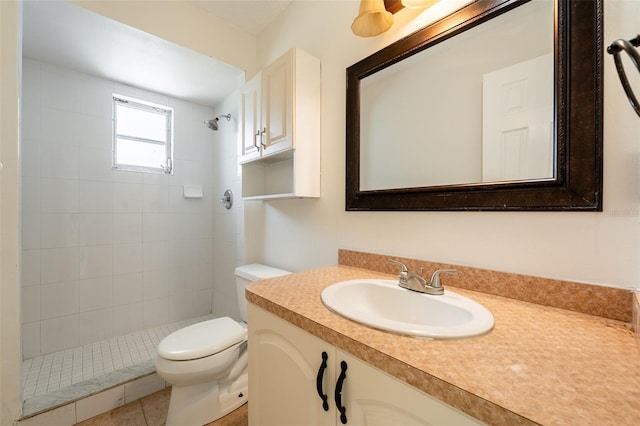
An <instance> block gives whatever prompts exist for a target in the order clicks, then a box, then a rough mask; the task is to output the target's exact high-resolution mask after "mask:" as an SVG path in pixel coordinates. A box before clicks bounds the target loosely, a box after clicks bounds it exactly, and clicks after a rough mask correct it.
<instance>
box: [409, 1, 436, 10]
mask: <svg viewBox="0 0 640 426" xmlns="http://www.w3.org/2000/svg"><path fill="white" fill-rule="evenodd" d="M439 1H440V0H402V5H403V6H404V7H406V8H409V9H426V8H427V7H431V6H433V5H434V4H436V3H438V2H439Z"/></svg>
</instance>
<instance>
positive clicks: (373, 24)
mask: <svg viewBox="0 0 640 426" xmlns="http://www.w3.org/2000/svg"><path fill="white" fill-rule="evenodd" d="M391 25H393V15H392V14H391V13H390V12H387V10H386V9H385V8H384V1H383V0H360V11H359V13H358V16H356V19H354V20H353V23H352V24H351V31H353V33H354V34H355V35H357V36H360V37H375V36H377V35H380V34H382V33H383V32H385V31H387V30H388V29H389V28H391Z"/></svg>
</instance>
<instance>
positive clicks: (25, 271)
mask: <svg viewBox="0 0 640 426" xmlns="http://www.w3.org/2000/svg"><path fill="white" fill-rule="evenodd" d="M22 285H23V286H30V285H40V250H22ZM38 309H40V307H39V305H38Z"/></svg>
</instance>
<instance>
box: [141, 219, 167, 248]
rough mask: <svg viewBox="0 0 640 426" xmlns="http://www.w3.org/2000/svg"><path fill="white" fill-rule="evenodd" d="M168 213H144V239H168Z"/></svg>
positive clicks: (149, 240)
mask: <svg viewBox="0 0 640 426" xmlns="http://www.w3.org/2000/svg"><path fill="white" fill-rule="evenodd" d="M169 218H170V216H169V214H167V213H144V214H143V215H142V239H143V240H144V241H148V242H151V241H168V240H169V229H170V224H171V225H173V221H170V220H169Z"/></svg>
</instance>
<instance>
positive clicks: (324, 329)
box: [246, 265, 640, 425]
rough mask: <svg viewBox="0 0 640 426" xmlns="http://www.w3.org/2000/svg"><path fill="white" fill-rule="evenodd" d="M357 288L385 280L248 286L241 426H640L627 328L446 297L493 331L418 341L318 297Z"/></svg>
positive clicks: (367, 274)
mask: <svg viewBox="0 0 640 426" xmlns="http://www.w3.org/2000/svg"><path fill="white" fill-rule="evenodd" d="M361 278H380V279H393V278H394V276H393V275H390V274H388V273H381V272H376V271H372V270H368V269H362V268H356V267H353V266H346V265H338V266H332V267H326V268H321V269H315V270H310V271H305V272H300V273H296V274H292V275H288V276H284V277H279V278H273V279H269V280H265V281H260V282H257V283H255V284H253V285H251V286H249V287H248V288H247V293H246V297H247V299H248V301H249V302H250V305H249V324H250V325H249V340H250V343H249V344H250V347H251V350H250V351H249V353H250V360H249V366H250V367H249V368H250V371H249V389H250V390H249V392H250V393H251V404H250V408H249V422H250V423H251V424H257V423H256V422H258V420H259V422H260V424H338V425H339V424H342V421H341V407H346V408H345V411H346V413H345V415H346V417H347V423H346V424H363V423H364V417H365V416H366V418H367V421H371V420H372V419H377V420H378V421H379V422H382V423H380V424H385V423H386V424H389V422H391V423H394V422H396V423H397V422H398V421H400V419H404V420H406V422H404V421H403V423H407V424H426V422H433V424H456V425H458V424H483V423H486V424H503V425H514V424H549V425H551V424H580V425H586V424H594V425H604V424H612V425H622V424H640V409H639V407H638V401H640V376H638V371H640V351H639V349H638V347H637V345H636V342H635V340H634V335H633V332H632V330H631V329H630V328H629V327H628V326H627V324H625V323H623V322H621V321H615V320H611V319H607V318H603V317H598V316H595V315H587V314H585V313H580V312H572V311H569V310H565V309H559V308H556V307H549V306H543V305H538V304H534V303H528V302H523V301H520V300H515V299H511V298H506V297H501V296H495V295H490V294H485V293H480V292H475V291H469V290H466V289H462V288H459V287H458V288H453V287H452V290H453V291H455V292H456V293H459V294H462V295H464V296H466V297H468V298H471V299H473V300H475V301H477V302H479V303H481V304H482V305H483V306H485V307H487V308H488V309H489V310H490V311H491V312H492V314H493V316H494V317H495V326H494V329H493V330H492V331H491V332H490V333H488V334H486V335H483V336H479V337H475V338H470V339H460V340H425V339H418V338H413V337H407V336H401V335H396V334H391V333H387V332H383V331H379V330H376V329H373V328H369V327H366V326H363V325H360V324H357V323H355V322H352V321H350V320H348V319H345V318H343V317H341V316H339V315H337V314H335V313H333V312H331V311H329V310H328V309H327V308H326V307H325V306H324V305H323V304H322V301H321V298H320V294H321V292H322V290H323V289H324V288H326V287H327V286H329V285H331V284H334V283H336V282H339V281H344V280H351V279H361ZM461 279H462V278H461ZM445 287H447V284H446V283H445ZM436 297H437V296H436ZM596 297H597V296H596ZM625 300H629V302H630V301H631V298H630V297H629V298H628V299H625ZM323 353H326V367H325V366H323V364H324V357H323ZM343 361H344V362H346V372H345V374H343V373H342V370H343V368H344V367H343V364H342V363H343ZM342 376H346V377H342ZM340 386H342V387H341V388H340ZM336 389H338V394H339V395H338V397H336ZM340 390H341V392H340ZM322 395H327V405H328V410H327V411H325V408H324V407H325V404H324V401H323V398H322ZM365 402H366V403H365ZM378 402H384V404H378ZM390 419H393V421H392V420H390Z"/></svg>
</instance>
